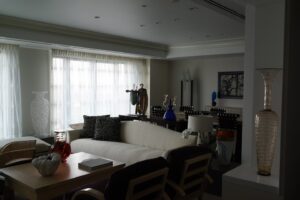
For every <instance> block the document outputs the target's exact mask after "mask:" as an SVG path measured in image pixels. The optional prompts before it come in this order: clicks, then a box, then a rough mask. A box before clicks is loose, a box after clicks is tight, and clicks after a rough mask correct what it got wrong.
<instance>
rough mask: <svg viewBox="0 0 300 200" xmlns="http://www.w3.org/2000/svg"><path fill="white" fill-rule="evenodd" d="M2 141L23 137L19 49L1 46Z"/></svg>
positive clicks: (0, 122)
mask: <svg viewBox="0 0 300 200" xmlns="http://www.w3.org/2000/svg"><path fill="white" fill-rule="evenodd" d="M0 91H1V92H0V139H8V138H14V137H20V136H21V135H22V110H21V89H20V67H19V54H18V47H17V46H14V45H7V44H0Z"/></svg>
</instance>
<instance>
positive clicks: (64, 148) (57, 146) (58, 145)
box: [52, 131, 71, 163]
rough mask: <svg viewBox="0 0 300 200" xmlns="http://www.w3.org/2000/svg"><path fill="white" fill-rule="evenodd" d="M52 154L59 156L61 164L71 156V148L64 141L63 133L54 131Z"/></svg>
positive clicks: (64, 135) (64, 134)
mask: <svg viewBox="0 0 300 200" xmlns="http://www.w3.org/2000/svg"><path fill="white" fill-rule="evenodd" d="M52 152H57V153H59V154H60V157H61V162H63V163H64V162H66V160H67V158H68V157H69V156H70V154H71V146H70V144H69V143H67V141H66V132H65V131H55V143H54V147H53V149H52Z"/></svg>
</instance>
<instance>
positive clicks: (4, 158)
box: [0, 140, 36, 168]
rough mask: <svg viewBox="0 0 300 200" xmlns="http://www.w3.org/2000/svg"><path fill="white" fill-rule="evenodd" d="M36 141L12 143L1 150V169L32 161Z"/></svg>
mask: <svg viewBox="0 0 300 200" xmlns="http://www.w3.org/2000/svg"><path fill="white" fill-rule="evenodd" d="M35 145H36V140H27V141H15V142H10V143H8V144H6V145H5V146H3V147H2V148H1V149H0V168H3V167H8V166H11V165H15V164H18V163H22V162H26V161H30V160H32V158H33V156H34V153H35Z"/></svg>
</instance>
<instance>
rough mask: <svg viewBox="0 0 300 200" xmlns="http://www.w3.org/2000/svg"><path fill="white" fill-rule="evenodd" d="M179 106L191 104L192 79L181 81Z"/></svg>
mask: <svg viewBox="0 0 300 200" xmlns="http://www.w3.org/2000/svg"><path fill="white" fill-rule="evenodd" d="M180 106H181V107H182V106H193V80H182V81H181V102H180Z"/></svg>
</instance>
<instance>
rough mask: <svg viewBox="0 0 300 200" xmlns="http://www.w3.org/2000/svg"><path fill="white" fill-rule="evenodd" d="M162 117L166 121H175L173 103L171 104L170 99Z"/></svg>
mask: <svg viewBox="0 0 300 200" xmlns="http://www.w3.org/2000/svg"><path fill="white" fill-rule="evenodd" d="M163 119H164V120H166V121H176V115H175V113H174V111H173V105H172V103H171V101H170V103H169V105H168V109H167V110H166V112H165V114H164V117H163Z"/></svg>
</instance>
